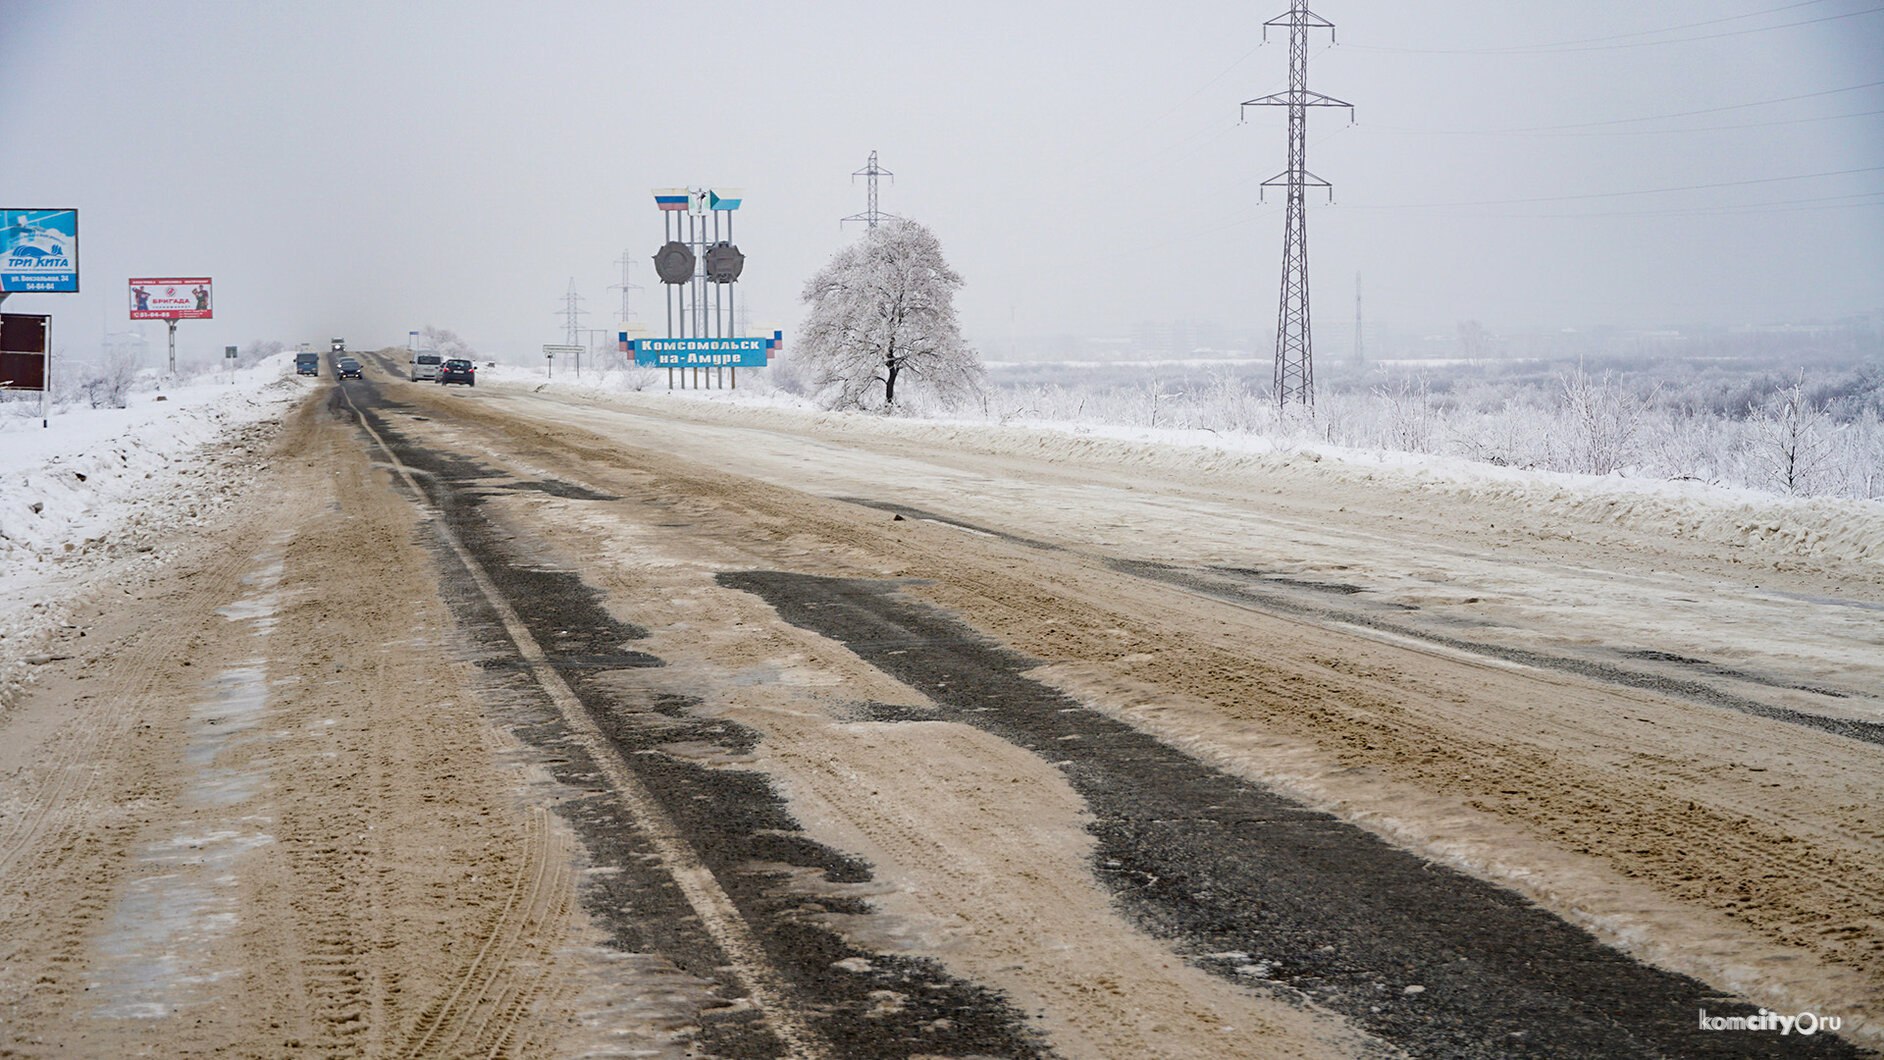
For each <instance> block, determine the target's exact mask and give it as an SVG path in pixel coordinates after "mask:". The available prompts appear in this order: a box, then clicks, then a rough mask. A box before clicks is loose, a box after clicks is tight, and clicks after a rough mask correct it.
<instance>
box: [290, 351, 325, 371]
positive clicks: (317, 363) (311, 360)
mask: <svg viewBox="0 0 1884 1060" xmlns="http://www.w3.org/2000/svg"><path fill="white" fill-rule="evenodd" d="M294 374H295V375H319V374H321V355H320V354H318V353H297V354H295V355H294Z"/></svg>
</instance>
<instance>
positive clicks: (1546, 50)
mask: <svg viewBox="0 0 1884 1060" xmlns="http://www.w3.org/2000/svg"><path fill="white" fill-rule="evenodd" d="M1774 10H1785V9H1784V8H1775V9H1774ZM1879 11H1884V5H1880V6H1877V7H1867V8H1865V9H1863V10H1861V11H1847V12H1845V13H1843V14H1838V15H1824V16H1821V17H1819V18H1807V19H1800V20H1799V21H1797V22H1781V23H1779V24H1778V25H1773V26H1757V27H1754V28H1752V29H1736V30H1728V31H1727V32H1724V33H1703V34H1700V35H1698V36H1693V37H1670V38H1668V39H1667V40H1645V41H1631V42H1629V43H1624V44H1591V45H1587V46H1582V47H1569V46H1566V45H1565V44H1530V45H1516V46H1513V47H1509V48H1395V47H1391V46H1389V45H1382V44H1347V45H1343V47H1347V48H1354V49H1357V50H1359V51H1369V52H1396V53H1399V54H1403V55H1568V54H1572V53H1575V52H1598V51H1616V50H1619V49H1623V48H1653V47H1655V46H1657V45H1661V44H1692V43H1694V42H1695V41H1704V40H1719V39H1721V38H1723V37H1744V36H1746V35H1747V34H1749V33H1766V32H1769V31H1772V30H1776V29H1791V28H1793V27H1795V26H1812V25H1817V24H1819V23H1821V22H1837V21H1839V20H1840V19H1847V18H1857V17H1859V16H1861V15H1874V14H1876V13H1878V12H1879ZM1768 13H1770V12H1756V14H1768ZM1741 17H1751V16H1736V18H1741ZM1724 21H1732V19H1728V20H1724ZM1699 24H1701V25H1704V24H1705V23H1699ZM1644 32H1645V33H1665V32H1669V31H1668V30H1647V31H1644ZM1638 35H1640V34H1622V36H1638ZM1594 39H1596V40H1601V39H1603V38H1594Z"/></svg>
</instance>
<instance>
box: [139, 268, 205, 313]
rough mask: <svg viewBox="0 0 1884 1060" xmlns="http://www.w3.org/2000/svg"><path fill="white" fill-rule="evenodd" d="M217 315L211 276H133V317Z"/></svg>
mask: <svg viewBox="0 0 1884 1060" xmlns="http://www.w3.org/2000/svg"><path fill="white" fill-rule="evenodd" d="M214 315H215V313H214V311H213V304H212V301H211V298H210V282H209V277H207V276H200V277H183V278H176V277H153V278H147V279H135V278H134V279H132V280H131V319H132V320H208V319H209V318H210V317H212V316H214Z"/></svg>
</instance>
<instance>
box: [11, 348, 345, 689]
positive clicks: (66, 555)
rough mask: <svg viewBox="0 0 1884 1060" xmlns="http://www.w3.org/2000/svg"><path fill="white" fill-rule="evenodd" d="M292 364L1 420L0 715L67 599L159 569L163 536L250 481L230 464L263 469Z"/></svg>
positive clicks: (209, 514)
mask: <svg viewBox="0 0 1884 1060" xmlns="http://www.w3.org/2000/svg"><path fill="white" fill-rule="evenodd" d="M293 364H294V362H293V356H292V355H291V354H282V355H278V356H275V357H271V358H269V359H267V360H265V361H262V362H261V363H259V364H256V365H254V366H252V367H250V368H246V369H242V370H241V371H239V372H237V373H236V375H235V381H234V382H233V383H231V382H229V377H228V376H223V375H218V376H215V377H203V378H201V379H198V380H195V381H192V382H190V383H186V384H183V385H179V386H174V387H172V388H171V389H170V390H168V391H165V392H164V393H162V394H156V393H140V394H137V395H134V396H133V398H132V400H131V404H130V407H128V408H122V409H77V408H74V409H66V410H61V411H60V412H58V413H56V414H55V415H54V416H52V417H51V425H50V427H46V428H42V427H41V426H40V421H39V418H38V417H37V416H34V417H32V418H30V419H28V418H25V417H11V418H0V709H3V708H4V707H5V706H6V705H7V704H9V703H10V702H11V701H12V698H13V696H14V695H15V694H16V693H17V690H18V687H19V685H20V683H21V680H22V678H23V668H22V662H23V660H24V659H26V658H27V657H29V656H30V655H31V654H32V651H33V648H34V646H35V645H36V644H37V643H38V641H39V640H40V638H41V636H42V635H43V634H44V633H45V632H46V631H47V630H49V629H51V628H53V627H54V626H56V625H57V624H58V623H60V622H62V621H63V616H62V605H63V603H64V602H65V601H66V600H67V599H68V598H70V597H72V596H73V595H76V594H77V593H79V592H82V591H83V590H84V589H85V588H87V587H88V586H89V585H91V584H93V583H95V581H96V580H97V579H99V578H101V577H113V576H122V575H123V574H126V573H129V572H130V570H132V569H135V568H136V567H137V566H138V565H139V564H143V563H156V562H159V561H160V560H161V553H160V552H159V551H158V549H159V546H160V544H161V542H162V541H163V539H164V537H165V536H166V535H168V534H171V533H174V532H176V531H178V530H181V529H185V528H188V527H192V526H203V525H207V524H209V523H210V522H211V521H212V520H213V519H214V517H215V515H216V513H218V512H219V511H221V510H222V509H223V508H224V507H226V506H227V505H228V504H229V503H230V502H231V501H232V500H233V499H234V498H235V496H236V495H237V494H238V493H239V491H240V490H241V489H242V487H243V485H244V483H245V482H246V480H247V476H246V475H234V476H232V475H229V474H227V471H228V469H229V467H230V465H231V464H234V465H235V466H237V467H238V468H240V467H244V466H246V467H247V468H249V469H251V470H259V469H260V468H263V467H265V466H266V465H265V464H261V463H260V460H261V453H262V451H263V450H264V449H265V447H266V445H267V441H268V436H269V435H270V434H272V432H273V430H274V429H275V427H276V426H278V425H279V423H280V421H281V418H282V415H283V413H284V412H285V410H286V409H287V408H288V407H289V406H290V405H292V404H293V403H295V402H296V401H299V400H300V399H301V398H303V397H304V396H305V395H306V394H307V392H308V390H309V389H311V385H310V384H308V383H304V382H301V381H299V380H297V379H296V378H295V377H294V376H293V375H292V374H290V373H291V372H292V371H293ZM212 447H213V449H212Z"/></svg>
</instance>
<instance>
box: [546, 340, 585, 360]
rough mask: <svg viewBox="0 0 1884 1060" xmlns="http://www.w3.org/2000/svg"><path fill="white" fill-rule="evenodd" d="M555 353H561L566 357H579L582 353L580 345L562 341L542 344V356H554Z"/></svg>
mask: <svg viewBox="0 0 1884 1060" xmlns="http://www.w3.org/2000/svg"><path fill="white" fill-rule="evenodd" d="M557 354H562V355H564V356H566V357H580V356H581V355H582V347H580V346H570V345H567V344H564V343H549V344H545V345H544V347H543V356H545V357H555V356H556V355H557Z"/></svg>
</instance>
